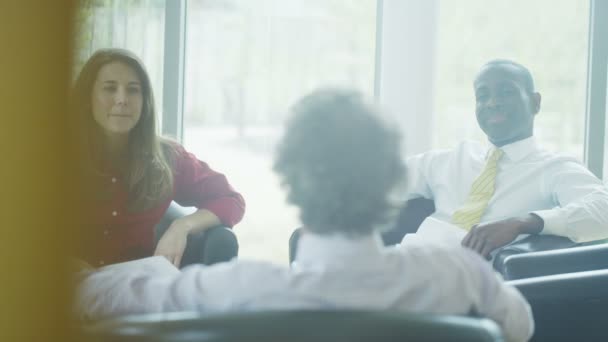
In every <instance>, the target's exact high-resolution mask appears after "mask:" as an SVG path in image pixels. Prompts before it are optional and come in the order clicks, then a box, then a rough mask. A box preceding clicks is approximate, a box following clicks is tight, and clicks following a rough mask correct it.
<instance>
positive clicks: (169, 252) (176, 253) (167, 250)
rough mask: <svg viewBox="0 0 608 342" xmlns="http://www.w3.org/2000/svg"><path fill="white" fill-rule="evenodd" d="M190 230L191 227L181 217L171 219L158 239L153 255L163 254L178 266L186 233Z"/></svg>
mask: <svg viewBox="0 0 608 342" xmlns="http://www.w3.org/2000/svg"><path fill="white" fill-rule="evenodd" d="M191 230H192V227H191V226H190V225H189V224H188V223H187V222H186V221H184V220H181V219H177V220H175V221H173V223H172V224H171V226H169V228H168V229H167V231H165V233H164V234H163V236H162V237H161V238H160V240H159V241H158V244H157V245H156V250H155V251H154V255H162V256H164V257H165V258H167V259H168V260H169V262H170V263H172V264H173V265H175V267H177V268H179V266H180V264H181V262H182V256H183V255H184V250H185V249H186V242H187V241H188V234H190V231H191Z"/></svg>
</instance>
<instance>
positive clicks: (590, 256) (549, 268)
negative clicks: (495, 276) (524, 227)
mask: <svg viewBox="0 0 608 342" xmlns="http://www.w3.org/2000/svg"><path fill="white" fill-rule="evenodd" d="M601 269H608V244H601V245H592V246H584V247H572V248H565V249H556V250H552V251H544V252H534V253H524V254H518V255H510V256H508V257H506V258H505V260H504V265H503V270H502V274H503V276H504V278H505V279H507V280H514V279H522V278H529V277H539V276H546V275H552V274H560V273H571V272H582V271H593V270H601Z"/></svg>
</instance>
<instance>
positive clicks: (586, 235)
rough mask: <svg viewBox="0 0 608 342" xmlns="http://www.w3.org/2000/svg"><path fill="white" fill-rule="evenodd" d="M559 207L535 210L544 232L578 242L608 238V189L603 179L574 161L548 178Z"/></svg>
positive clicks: (548, 186) (549, 189)
mask: <svg viewBox="0 0 608 342" xmlns="http://www.w3.org/2000/svg"><path fill="white" fill-rule="evenodd" d="M546 186H547V191H548V192H549V193H550V194H551V196H552V197H553V198H554V199H555V201H556V202H557V203H558V205H559V206H558V207H556V208H553V209H548V210H539V211H534V212H533V213H534V214H536V215H537V216H539V217H540V218H541V219H542V220H543V225H544V226H543V229H542V231H541V234H553V235H559V236H565V237H567V238H569V239H571V240H572V241H575V242H587V241H593V240H600V239H605V238H608V191H607V189H606V187H605V186H604V184H603V183H602V181H601V180H599V179H598V178H597V177H595V176H594V175H593V174H592V173H591V172H590V171H589V170H587V169H586V168H585V167H583V166H582V165H580V164H578V163H575V162H568V163H563V164H560V166H559V169H556V170H555V171H554V172H553V175H552V176H551V178H550V179H548V180H547V182H546Z"/></svg>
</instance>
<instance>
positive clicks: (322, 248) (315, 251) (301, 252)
mask: <svg viewBox="0 0 608 342" xmlns="http://www.w3.org/2000/svg"><path fill="white" fill-rule="evenodd" d="M383 251H384V244H383V243H382V238H381V237H380V234H379V233H377V232H374V233H373V234H369V235H365V236H360V237H349V236H345V235H343V234H332V235H320V234H315V233H312V232H310V231H302V235H301V236H300V239H299V240H298V249H297V252H296V259H295V260H296V261H295V262H294V264H293V265H292V267H296V268H315V267H327V266H336V267H340V268H344V267H348V265H353V266H362V264H377V263H378V262H380V263H381V262H382V259H381V258H382V256H383Z"/></svg>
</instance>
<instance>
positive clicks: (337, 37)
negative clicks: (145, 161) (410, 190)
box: [184, 0, 376, 262]
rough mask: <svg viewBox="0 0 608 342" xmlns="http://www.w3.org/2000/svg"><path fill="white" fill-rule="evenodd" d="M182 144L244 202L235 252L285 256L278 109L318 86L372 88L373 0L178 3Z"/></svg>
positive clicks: (292, 214)
mask: <svg viewBox="0 0 608 342" xmlns="http://www.w3.org/2000/svg"><path fill="white" fill-rule="evenodd" d="M187 5H188V7H187V21H186V22H187V29H186V37H187V40H186V71H185V75H186V76H185V100H184V101H185V104H184V143H185V145H186V147H187V148H188V149H189V150H190V151H192V152H193V153H195V154H196V155H197V156H198V157H199V158H200V159H202V160H204V161H206V162H208V163H209V164H210V165H211V167H212V168H214V169H216V170H218V171H221V172H223V173H225V174H226V175H227V177H228V178H229V180H230V182H231V183H232V184H233V185H234V187H235V188H236V189H237V190H238V191H240V192H241V193H242V194H243V196H244V197H245V199H246V201H247V213H246V215H245V219H244V220H243V222H241V223H240V224H239V225H238V227H237V229H236V230H235V231H236V233H237V235H238V237H239V241H240V246H241V250H240V252H239V254H240V255H242V256H244V257H253V258H257V259H266V260H274V261H277V262H286V261H287V260H288V253H287V251H288V246H287V241H288V239H289V236H290V234H291V232H292V231H293V230H294V229H295V228H297V227H298V226H300V225H301V224H300V223H299V221H298V218H297V212H296V210H295V209H294V208H293V207H289V206H288V205H286V204H285V194H284V192H283V191H282V190H281V187H280V184H279V181H278V179H277V178H276V176H275V175H274V173H273V171H272V161H273V156H274V144H275V142H276V140H277V138H279V137H280V133H281V129H282V126H283V122H284V120H285V117H286V114H287V112H288V107H289V106H290V105H291V104H292V103H294V102H295V101H296V100H297V99H298V98H300V97H301V96H302V95H304V94H306V93H308V92H309V91H311V90H313V89H315V88H317V87H320V86H334V85H336V86H348V87H356V88H358V89H360V90H361V91H362V92H363V93H365V94H366V95H367V96H369V97H370V98H371V97H372V96H373V93H374V90H373V89H374V62H375V60H374V57H375V35H376V1H371V0H365V1H361V0H357V1H339V0H335V1H327V0H315V1H312V0H306V1H305V0H289V1H286V0H257V1H247V0H241V1H236V0H233V1H229V0H224V1H202V0H199V1H188V3H187Z"/></svg>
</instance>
